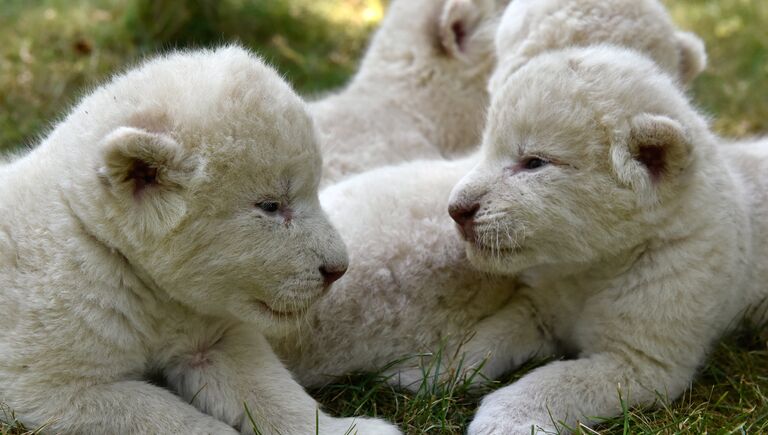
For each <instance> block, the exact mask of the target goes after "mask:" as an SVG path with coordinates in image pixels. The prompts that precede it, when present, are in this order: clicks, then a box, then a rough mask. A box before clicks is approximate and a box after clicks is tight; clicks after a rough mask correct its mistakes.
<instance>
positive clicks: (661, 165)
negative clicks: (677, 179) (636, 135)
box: [637, 145, 667, 182]
mask: <svg viewBox="0 0 768 435" xmlns="http://www.w3.org/2000/svg"><path fill="white" fill-rule="evenodd" d="M666 154H667V150H666V148H664V147H660V146H652V145H646V146H641V147H640V148H639V149H638V150H637V160H638V161H640V163H642V164H643V165H645V167H646V168H648V172H650V174H651V179H652V180H653V181H654V182H656V181H659V179H661V176H662V175H664V172H665V171H666V169H667V165H666Z"/></svg>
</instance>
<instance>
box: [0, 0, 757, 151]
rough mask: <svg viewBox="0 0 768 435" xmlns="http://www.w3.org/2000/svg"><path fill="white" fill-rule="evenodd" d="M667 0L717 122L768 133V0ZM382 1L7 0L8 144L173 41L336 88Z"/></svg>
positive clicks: (4, 101) (300, 83)
mask: <svg viewBox="0 0 768 435" xmlns="http://www.w3.org/2000/svg"><path fill="white" fill-rule="evenodd" d="M403 1H414V0H403ZM416 1H417V0H416ZM666 4H667V5H668V6H669V7H670V9H671V11H672V14H673V16H674V18H675V19H676V20H677V22H678V23H680V25H682V26H683V27H685V28H687V29H690V30H693V31H695V32H697V33H698V34H699V35H701V36H702V37H703V38H704V39H705V40H706V42H707V46H708V51H709V54H710V67H709V69H708V71H707V73H706V74H704V75H703V76H702V77H701V78H700V79H699V80H698V81H697V82H696V84H695V86H694V94H695V97H696V100H697V101H698V102H699V104H700V105H701V106H702V107H703V108H704V109H705V110H706V111H708V112H709V113H711V114H712V115H713V116H714V117H715V118H716V121H715V126H716V128H717V130H718V131H719V132H721V133H723V134H728V135H734V136H745V135H750V134H755V133H759V132H764V131H768V81H767V80H766V77H768V28H767V27H766V26H768V1H766V0H669V1H667V2H666ZM385 9H386V0H221V1H214V0H165V1H154V0H0V41H2V44H1V45H0V150H3V149H10V148H15V147H18V146H23V145H31V144H34V143H35V142H36V140H37V137H38V136H39V135H42V134H44V133H45V131H46V129H47V127H48V126H50V125H51V123H52V122H53V121H55V119H56V118H57V116H59V115H61V114H62V113H63V112H64V111H66V109H67V107H68V106H69V105H70V104H72V103H74V102H76V101H77V98H78V96H79V95H80V94H81V93H83V92H85V91H87V90H88V89H89V87H91V86H93V85H96V84H98V83H99V82H100V81H102V80H103V79H105V78H106V77H108V76H109V75H110V74H111V73H113V72H115V71H119V70H121V69H122V68H124V67H126V66H129V65H131V64H133V63H135V62H136V61H137V60H138V59H140V58H141V57H142V56H145V55H147V54H152V53H155V52H157V51H163V50H168V49H171V48H175V47H189V46H210V45H213V44H218V43H222V42H225V41H240V42H241V43H243V44H245V45H247V46H249V47H252V48H253V49H255V50H257V51H258V52H259V53H261V54H262V55H263V56H265V57H266V58H267V59H269V60H270V62H272V63H273V64H274V65H275V66H276V67H277V68H278V69H279V70H280V71H281V72H282V73H283V74H284V75H285V77H286V78H287V79H288V80H289V81H291V82H292V83H293V84H294V86H296V88H297V89H298V90H299V91H300V92H302V93H303V94H305V95H311V94H316V93H318V92H322V91H324V90H327V89H330V88H334V87H337V86H339V85H342V84H343V83H344V82H345V80H346V79H347V78H348V77H349V75H350V74H352V73H353V72H354V70H355V66H356V64H357V61H358V59H359V57H360V55H361V54H362V52H363V50H364V49H365V46H366V43H367V40H368V38H369V36H370V33H371V31H372V30H373V29H375V27H376V25H377V23H378V22H379V20H380V19H381V18H382V16H383V14H384V12H385Z"/></svg>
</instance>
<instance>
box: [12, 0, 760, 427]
mask: <svg viewBox="0 0 768 435" xmlns="http://www.w3.org/2000/svg"><path fill="white" fill-rule="evenodd" d="M1 1H2V6H0V40H2V41H3V44H2V45H0V151H3V150H10V149H14V148H17V147H20V146H24V145H30V144H34V143H35V142H36V140H37V139H36V138H38V137H39V136H41V135H44V134H45V132H46V129H47V128H48V127H49V126H50V125H51V123H52V122H54V121H55V120H56V119H57V117H58V116H60V115H61V114H62V113H63V112H65V111H66V109H67V107H68V106H70V105H71V104H73V103H74V102H76V101H77V98H78V97H79V95H81V94H82V93H83V92H85V91H87V90H88V89H89V88H90V87H92V86H94V85H97V84H98V83H100V82H101V81H103V80H104V79H105V78H106V77H108V76H109V75H110V74H112V73H113V72H115V71H119V70H121V69H122V68H125V67H126V66H130V65H131V64H133V63H135V62H136V61H137V60H138V59H140V58H141V57H142V56H145V55H148V54H152V53H155V52H158V51H163V50H168V49H172V48H176V47H194V46H209V45H211V44H217V43H222V42H226V41H232V40H237V41H240V42H241V43H243V44H245V45H247V46H249V47H252V48H254V49H255V50H257V51H258V52H259V53H261V54H262V55H264V56H265V57H267V58H268V59H269V60H270V61H271V62H272V63H273V64H274V65H275V66H276V67H277V68H278V69H279V70H280V71H281V72H282V73H283V74H284V75H285V77H286V78H287V79H288V80H289V81H290V82H292V83H293V84H294V85H295V86H296V88H297V89H298V90H299V91H300V92H302V93H304V94H315V93H318V92H322V91H324V90H327V89H331V88H334V87H337V86H339V85H341V84H343V83H344V81H345V80H346V79H347V78H348V77H349V75H350V74H351V73H352V72H353V71H354V70H355V66H356V62H357V60H358V59H359V57H360V55H361V53H362V50H363V49H364V47H365V44H366V41H367V39H368V37H369V35H370V31H371V30H372V29H373V27H374V26H375V24H376V22H377V20H378V19H379V18H380V15H381V8H382V5H383V4H384V3H385V2H384V1H380V0H222V1H220V2H214V1H213V0H188V1H180V0H173V1H164V2H157V1H151V0H125V1H120V0H90V1H87V0H1ZM403 1H406V0H403ZM666 3H667V5H668V6H669V7H670V9H671V10H672V13H673V16H674V17H675V19H676V20H677V22H678V23H680V24H681V25H682V26H683V27H685V28H687V29H690V30H692V31H695V32H697V33H698V34H699V35H700V36H702V37H703V38H704V39H705V41H706V43H707V47H708V52H709V55H710V67H709V69H708V71H707V72H706V73H704V74H703V75H702V77H700V78H699V79H698V80H697V81H696V82H695V84H694V86H693V94H694V96H695V100H696V101H697V102H698V103H699V104H700V105H701V107H702V108H704V109H705V110H706V111H707V112H708V113H710V114H711V115H712V116H713V118H714V126H715V128H716V130H717V131H718V132H720V133H722V134H725V135H729V136H738V137H743V136H749V135H754V134H758V133H760V132H768V31H766V27H765V26H766V23H768V2H767V1H765V0H669V1H667V2H666ZM758 337H759V335H758V334H757V333H756V332H755V331H748V332H742V333H738V334H734V335H733V336H731V337H728V338H727V339H725V340H724V341H723V342H722V343H721V344H720V345H719V346H718V347H717V349H716V350H715V352H714V353H713V355H712V357H711V358H710V360H709V363H708V364H707V365H706V367H705V368H704V369H703V370H702V372H701V375H700V376H699V377H698V379H697V381H696V382H695V383H694V384H693V385H692V388H691V389H690V390H689V391H688V392H687V393H686V394H685V396H684V397H682V398H680V399H678V400H676V401H673V402H671V403H668V401H665V400H661V399H660V404H661V405H662V406H660V407H658V408H657V409H655V410H640V409H627V410H626V412H625V414H624V415H623V416H622V417H620V418H616V419H612V420H609V421H606V422H605V423H604V424H602V425H601V426H600V427H598V428H597V429H596V431H597V432H599V433H605V434H621V433H687V434H699V433H706V432H711V433H768V398H767V397H768V347H767V346H766V342H765V340H761V339H759V338H758ZM533 365H535V364H532V365H531V366H529V367H526V368H524V369H522V370H520V371H517V372H516V373H513V374H511V375H510V376H509V377H508V378H507V379H505V381H504V382H500V383H498V384H496V385H492V386H490V387H489V389H490V388H495V387H498V386H501V385H503V384H505V383H508V382H512V381H514V380H515V379H517V378H519V377H520V376H522V375H523V374H524V373H525V372H526V371H527V370H528V369H530V368H531V367H532V366H533ZM343 381H344V382H339V383H336V384H333V385H330V386H328V387H326V388H324V389H322V390H320V391H314V392H313V394H315V395H316V396H317V397H318V398H319V400H320V401H321V402H322V403H323V404H325V406H326V408H327V409H328V410H329V411H331V412H333V413H334V414H338V415H344V416H351V415H362V414H367V415H376V416H381V417H384V418H388V419H391V420H393V421H395V422H397V423H398V424H400V425H401V426H402V427H403V428H404V429H405V430H406V431H407V432H408V433H414V434H416V433H423V432H427V433H436V434H437V433H445V434H460V433H463V430H464V428H465V427H466V424H467V422H469V421H470V420H471V418H472V414H473V412H474V409H475V407H476V405H477V403H478V400H479V397H480V396H479V394H477V393H473V392H469V391H467V388H466V387H465V386H464V385H462V384H460V383H452V384H449V385H447V386H446V387H445V388H444V389H442V390H431V391H422V392H420V393H419V394H409V393H405V392H402V391H396V390H393V389H391V388H389V387H388V386H387V385H386V383H385V382H384V380H383V379H382V378H381V376H379V375H376V374H360V375H354V376H350V377H348V378H347V379H344V380H343ZM486 391H487V390H486ZM618 400H619V398H618V396H617V401H618ZM0 420H2V421H5V422H6V423H5V424H0V435H10V434H12V435H18V434H21V433H25V431H26V429H24V428H23V427H21V426H20V425H18V424H16V423H14V418H13V415H12V411H11V410H9V409H0Z"/></svg>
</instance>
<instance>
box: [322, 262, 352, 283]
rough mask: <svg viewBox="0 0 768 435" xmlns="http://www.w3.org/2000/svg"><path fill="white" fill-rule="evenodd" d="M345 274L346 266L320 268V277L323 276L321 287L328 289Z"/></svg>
mask: <svg viewBox="0 0 768 435" xmlns="http://www.w3.org/2000/svg"><path fill="white" fill-rule="evenodd" d="M345 273H347V267H346V266H320V275H323V285H324V286H325V287H326V288H328V287H330V286H331V284H333V283H334V282H336V281H338V280H339V278H341V277H342V276H344V274H345Z"/></svg>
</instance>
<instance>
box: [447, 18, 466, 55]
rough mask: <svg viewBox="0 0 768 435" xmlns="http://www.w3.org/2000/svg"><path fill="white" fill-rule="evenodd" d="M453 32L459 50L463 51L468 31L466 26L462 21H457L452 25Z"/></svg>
mask: <svg viewBox="0 0 768 435" xmlns="http://www.w3.org/2000/svg"><path fill="white" fill-rule="evenodd" d="M451 31H453V38H454V40H455V41H456V47H458V48H459V50H463V47H462V45H463V44H464V39H465V38H466V36H467V32H466V30H464V24H463V23H462V22H461V21H456V22H454V23H453V25H451Z"/></svg>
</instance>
